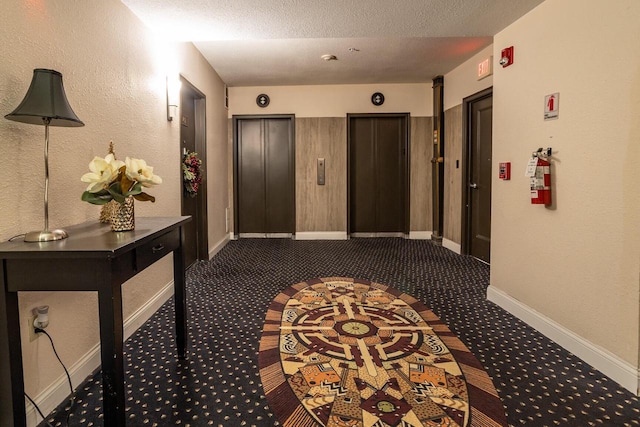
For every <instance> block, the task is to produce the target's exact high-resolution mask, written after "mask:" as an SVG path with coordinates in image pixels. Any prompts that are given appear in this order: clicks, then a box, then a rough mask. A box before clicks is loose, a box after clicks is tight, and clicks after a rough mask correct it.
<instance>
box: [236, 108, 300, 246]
mask: <svg viewBox="0 0 640 427" xmlns="http://www.w3.org/2000/svg"><path fill="white" fill-rule="evenodd" d="M234 132H235V158H236V160H235V164H236V232H237V233H238V234H239V235H240V237H285V236H291V235H292V234H293V233H294V232H295V196H294V195H295V193H294V192H295V183H294V179H295V178H294V172H295V169H294V158H295V157H294V134H293V117H292V116H268V117H236V118H234Z"/></svg>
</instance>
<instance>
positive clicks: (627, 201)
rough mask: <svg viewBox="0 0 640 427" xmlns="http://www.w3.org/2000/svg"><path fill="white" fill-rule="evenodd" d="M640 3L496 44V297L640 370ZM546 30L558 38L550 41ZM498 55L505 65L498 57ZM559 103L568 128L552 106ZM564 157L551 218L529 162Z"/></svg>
mask: <svg viewBox="0 0 640 427" xmlns="http://www.w3.org/2000/svg"><path fill="white" fill-rule="evenodd" d="M638 22H640V2H638V1H637V0H619V1H616V2H596V1H593V2H589V7H585V5H584V2H583V1H582V0H547V1H546V2H544V3H542V4H541V5H540V6H539V7H537V8H536V9H534V10H533V11H531V12H530V13H529V14H527V15H525V16H524V17H523V18H521V19H520V20H519V21H517V22H515V23H514V24H512V25H510V26H509V27H507V28H506V29H505V30H503V31H502V32H500V33H499V34H497V35H496V36H495V39H494V47H495V52H498V51H499V49H501V48H502V47H506V46H511V45H513V46H514V47H515V63H514V64H513V65H512V66H510V67H508V68H505V69H502V68H501V69H499V70H496V72H495V74H494V110H493V112H494V121H493V126H494V128H493V158H494V159H495V160H496V161H497V160H498V159H500V161H511V162H512V179H511V181H505V182H503V181H499V180H498V176H497V166H498V165H497V163H496V162H494V169H495V171H494V178H493V179H494V180H493V201H492V212H493V215H492V255H491V260H492V261H491V286H493V287H495V288H497V289H499V290H501V291H503V292H505V293H506V294H508V295H509V296H511V297H512V298H514V299H516V300H518V301H520V302H521V303H522V304H524V305H526V306H528V307H530V308H532V309H533V310H536V311H537V312H539V313H541V314H542V315H544V316H547V317H548V318H550V319H552V320H553V321H555V322H557V323H559V324H560V325H562V326H563V327H565V328H567V329H569V330H571V331H572V332H574V333H575V334H577V335H579V336H581V337H583V338H584V339H586V340H588V341H590V342H591V343H593V344H594V345H595V346H596V347H597V348H602V349H606V350H607V351H608V352H610V353H612V354H613V355H614V356H615V357H617V358H620V359H622V360H623V361H626V362H628V363H629V364H631V365H632V366H635V367H637V366H638V357H639V352H638V346H639V340H638V337H639V324H638V319H639V304H638V301H639V293H640V292H639V291H640V289H639V288H640V286H639V276H640V268H639V267H640V192H639V191H638V182H640V168H639V167H638V158H640V143H639V141H640V120H638V119H639V117H640V56H639V55H637V52H638V51H640V25H638ZM544 29H553V30H552V31H546V30H544ZM495 55H496V53H494V56H495ZM554 92H559V93H560V114H559V118H558V119H557V120H551V121H544V120H543V108H544V97H545V95H547V94H551V93H554ZM547 146H551V147H553V150H554V161H553V163H554V172H555V174H554V175H553V178H552V180H553V182H554V184H553V186H554V190H555V193H554V194H553V199H554V204H553V206H552V207H551V208H545V207H543V206H535V205H531V204H530V202H529V190H528V188H529V187H528V185H529V183H528V179H527V178H525V177H524V170H525V166H526V163H527V160H528V158H529V156H530V154H531V152H532V151H533V150H535V149H536V148H538V147H547Z"/></svg>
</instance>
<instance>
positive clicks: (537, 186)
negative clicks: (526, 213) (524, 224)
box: [526, 156, 551, 205]
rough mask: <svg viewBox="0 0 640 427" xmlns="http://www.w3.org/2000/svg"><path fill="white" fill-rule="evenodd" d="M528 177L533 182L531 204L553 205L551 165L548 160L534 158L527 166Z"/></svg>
mask: <svg viewBox="0 0 640 427" xmlns="http://www.w3.org/2000/svg"><path fill="white" fill-rule="evenodd" d="M526 176H528V177H529V179H530V181H531V204H532V205H550V204H551V163H549V161H548V160H546V159H543V158H540V157H538V156H534V157H532V158H531V159H530V160H529V163H528V165H527V173H526Z"/></svg>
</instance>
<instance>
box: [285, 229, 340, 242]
mask: <svg viewBox="0 0 640 427" xmlns="http://www.w3.org/2000/svg"><path fill="white" fill-rule="evenodd" d="M296 240H347V232H346V231H297V232H296Z"/></svg>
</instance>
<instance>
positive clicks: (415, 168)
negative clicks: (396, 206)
mask: <svg viewBox="0 0 640 427" xmlns="http://www.w3.org/2000/svg"><path fill="white" fill-rule="evenodd" d="M409 135H410V138H411V148H410V151H411V165H410V168H411V181H410V191H411V199H410V202H409V203H410V210H411V213H410V217H409V218H410V219H409V221H410V230H411V231H433V230H432V226H431V225H432V221H433V216H432V209H433V198H432V196H431V187H432V185H431V184H432V182H431V179H432V165H431V158H432V157H433V143H432V135H433V118H432V117H411V130H410V133H409Z"/></svg>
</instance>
